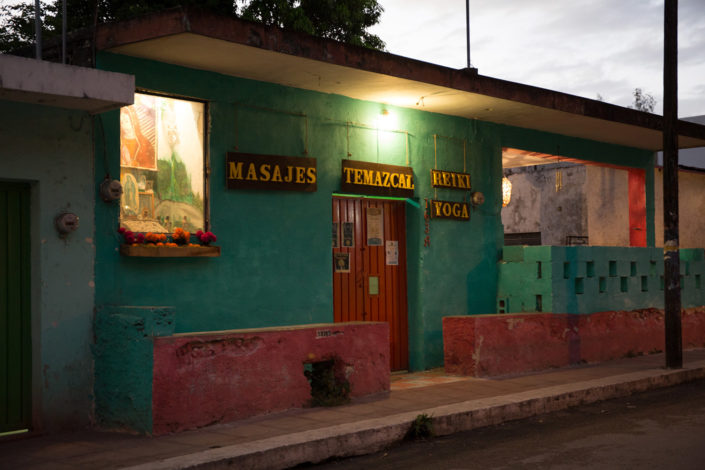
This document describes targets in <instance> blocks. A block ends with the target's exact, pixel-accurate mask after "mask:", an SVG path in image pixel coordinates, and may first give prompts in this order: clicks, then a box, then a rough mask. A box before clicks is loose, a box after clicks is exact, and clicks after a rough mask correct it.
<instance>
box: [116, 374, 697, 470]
mask: <svg viewBox="0 0 705 470" xmlns="http://www.w3.org/2000/svg"><path fill="white" fill-rule="evenodd" d="M702 378H705V361H697V362H693V363H691V364H690V365H689V366H688V367H685V368H683V369H678V370H666V369H649V370H645V371H640V372H633V373H629V374H622V375H616V376H612V377H607V378H601V379H595V380H588V381H583V382H577V383H571V384H567V385H560V386H552V387H545V388H541V389H536V390H530V391H527V392H520V393H515V394H509V395H502V396H498V397H492V398H487V399H480V400H469V401H465V402H460V403H455V404H452V405H444V406H439V407H435V408H428V409H423V410H418V411H413V412H406V413H400V414H396V415H393V416H387V417H384V418H375V419H367V420H362V421H358V422H355V423H347V424H340V425H336V426H329V427H326V428H322V429H316V430H312V431H303V432H299V433H295V434H288V435H285V436H278V437H273V438H269V439H263V440H259V441H254V442H249V443H245V444H236V445H232V446H227V447H221V448H218V449H209V450H206V451H202V452H197V453H194V454H189V455H184V456H179V457H172V458H169V459H165V460H160V461H155V462H150V463H147V464H142V465H137V466H133V467H128V470H155V469H157V470H182V469H199V470H201V469H217V468H238V469H250V470H260V469H263V470H264V469H283V468H288V467H291V466H294V465H297V464H301V463H306V462H314V463H315V462H320V461H322V460H325V459H328V458H331V457H348V456H353V455H363V454H369V453H373V452H376V451H379V450H382V449H384V448H386V447H388V446H390V445H392V444H394V443H397V442H399V441H400V440H402V439H403V438H404V436H405V435H406V433H407V431H408V430H409V428H410V427H411V424H412V422H413V421H414V419H415V418H416V417H417V416H418V415H419V414H424V413H425V414H427V415H429V416H432V418H433V430H434V433H435V434H436V435H439V436H442V435H447V434H452V433H456V432H461V431H469V430H471V429H476V428H480V427H485V426H491V425H495V424H500V423H503V422H506V421H512V420H517V419H524V418H529V417H532V416H536V415H540V414H545V413H550V412H553V411H558V410H563V409H566V408H569V407H572V406H577V405H584V404H588V403H594V402H598V401H602V400H608V399H611V398H619V397H624V396H628V395H631V394H633V393H639V392H644V391H647V390H652V389H656V388H662V387H670V386H673V385H678V384H681V383H685V382H690V381H693V380H697V379H702Z"/></svg>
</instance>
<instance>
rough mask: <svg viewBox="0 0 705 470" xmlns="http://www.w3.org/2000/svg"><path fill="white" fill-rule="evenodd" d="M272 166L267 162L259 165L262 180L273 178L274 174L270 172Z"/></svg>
mask: <svg viewBox="0 0 705 470" xmlns="http://www.w3.org/2000/svg"><path fill="white" fill-rule="evenodd" d="M270 168H271V165H267V164H266V163H265V164H264V165H261V166H260V167H259V173H260V178H259V179H260V181H269V178H271V176H272V175H271V174H270V173H269V169H270Z"/></svg>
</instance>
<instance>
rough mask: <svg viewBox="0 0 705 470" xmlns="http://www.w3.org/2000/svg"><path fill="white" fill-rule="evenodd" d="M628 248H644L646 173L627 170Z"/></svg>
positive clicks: (634, 169) (633, 169)
mask: <svg viewBox="0 0 705 470" xmlns="http://www.w3.org/2000/svg"><path fill="white" fill-rule="evenodd" d="M629 246H646V172H645V171H644V170H640V169H636V168H630V169H629Z"/></svg>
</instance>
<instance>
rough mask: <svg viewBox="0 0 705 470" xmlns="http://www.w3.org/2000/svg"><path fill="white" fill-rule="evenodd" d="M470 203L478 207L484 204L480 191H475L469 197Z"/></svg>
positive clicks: (483, 196) (483, 197)
mask: <svg viewBox="0 0 705 470" xmlns="http://www.w3.org/2000/svg"><path fill="white" fill-rule="evenodd" d="M470 201H471V202H472V205H473V206H480V205H482V204H484V202H485V195H484V194H482V193H481V192H480V191H475V192H474V193H472V194H471V195H470Z"/></svg>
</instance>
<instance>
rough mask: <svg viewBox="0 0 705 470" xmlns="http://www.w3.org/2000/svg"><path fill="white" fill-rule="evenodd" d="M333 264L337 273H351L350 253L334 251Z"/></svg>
mask: <svg viewBox="0 0 705 470" xmlns="http://www.w3.org/2000/svg"><path fill="white" fill-rule="evenodd" d="M333 264H334V266H335V272H336V273H349V272H350V253H333Z"/></svg>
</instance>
